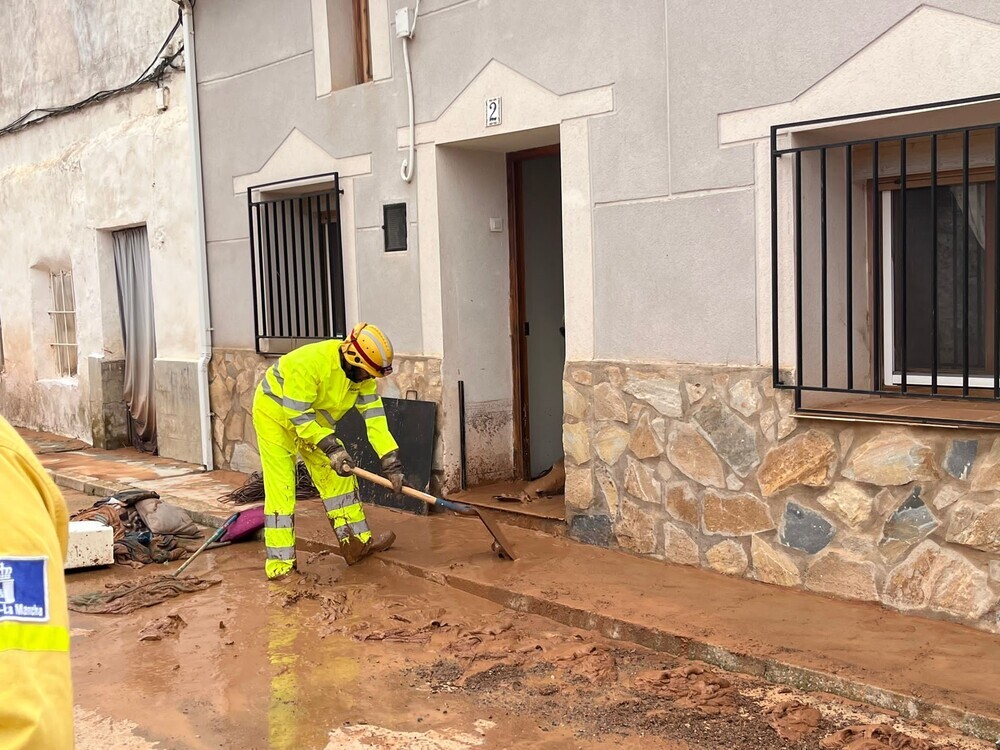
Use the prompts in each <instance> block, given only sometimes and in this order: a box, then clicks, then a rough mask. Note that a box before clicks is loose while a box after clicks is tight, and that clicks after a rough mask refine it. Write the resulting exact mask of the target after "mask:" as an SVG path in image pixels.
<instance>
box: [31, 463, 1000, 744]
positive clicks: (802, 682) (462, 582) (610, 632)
mask: <svg viewBox="0 0 1000 750" xmlns="http://www.w3.org/2000/svg"><path fill="white" fill-rule="evenodd" d="M50 473H51V474H52V476H53V479H54V480H55V482H56V484H57V485H59V486H63V487H71V488H73V489H77V490H79V491H82V492H86V493H87V494H92V495H104V494H111V493H113V492H116V491H119V490H121V489H126V488H127V487H128V485H123V484H120V483H116V482H94V481H82V480H80V479H79V478H76V477H72V476H64V475H60V474H58V473H57V472H50ZM168 500H169V501H170V502H173V503H175V504H177V505H179V506H181V507H184V508H185V509H186V510H188V512H189V513H190V514H191V516H192V518H193V519H194V520H195V522H196V523H199V524H202V525H205V526H209V527H213V528H218V526H219V525H220V524H221V523H222V521H223V520H225V518H226V513H225V511H221V510H210V511H205V510H196V509H188V507H187V506H188V505H190V503H186V502H185V498H179V497H171V498H169V499H168ZM428 522H429V523H433V522H434V518H433V516H432V517H431V518H430V519H428ZM298 547H299V549H301V550H302V551H304V552H322V551H328V550H330V549H331V548H332V544H331V542H330V540H329V539H328V538H326V535H325V534H315V533H310V531H309V530H305V533H300V534H299V538H298ZM379 561H380V563H381V564H384V565H390V566H393V567H395V568H397V569H399V570H402V571H404V572H406V573H409V574H410V575H414V576H417V577H419V578H423V579H425V580H427V581H431V582H433V583H437V584H440V585H444V586H451V587H453V588H455V589H458V590H460V591H464V592H466V593H470V594H473V595H475V596H479V597H482V598H484V599H487V600H489V601H492V602H494V603H496V604H499V605H501V606H503V607H506V608H507V609H510V610H513V611H515V612H525V613H528V614H536V615H541V616H542V617H547V618H549V619H551V620H554V621H556V622H559V623H562V624H563V625H567V626H570V627H575V628H580V629H583V630H590V631H593V632H597V633H600V634H601V635H603V636H604V637H606V638H610V639H612V640H618V641H626V642H631V643H636V644H639V645H641V646H644V647H646V648H650V649H653V650H654V651H662V652H664V653H668V654H672V655H674V656H679V657H682V658H687V659H692V660H695V661H701V662H705V663H707V664H711V665H713V666H717V667H719V668H721V669H724V670H726V671H730V672H738V673H743V674H748V675H752V676H756V677H760V678H762V679H765V680H767V681H769V682H772V683H775V684H782V685H790V686H792V687H796V688H799V689H801V690H807V691H820V692H827V693H831V694H834V695H840V696H842V697H844V698H847V699H849V700H856V701H863V702H866V703H870V704H872V705H874V706H878V707H880V708H884V709H888V710H890V711H895V712H897V713H899V714H900V715H902V716H905V717H907V718H910V719H919V720H921V721H926V722H928V723H931V724H938V725H943V726H949V727H952V728H954V729H957V730H958V731H961V732H964V733H965V734H968V735H971V736H973V737H977V738H979V739H983V740H988V741H993V740H996V739H997V738H998V737H1000V714H998V715H995V716H987V715H983V714H978V713H975V712H971V711H966V710H964V709H961V708H958V707H956V706H951V705H947V704H944V703H934V702H932V701H927V700H923V699H921V698H918V697H916V696H914V695H907V694H905V693H900V692H898V691H893V690H889V689H886V688H882V687H879V686H877V685H871V684H868V683H866V682H864V681H862V680H860V679H852V678H850V677H842V676H838V675H835V674H828V673H825V672H820V671H818V670H814V669H810V668H808V667H803V666H799V665H796V664H791V663H789V662H784V661H780V660H778V659H774V658H765V657H760V656H755V655H753V654H746V653H739V652H736V651H732V650H730V649H726V648H723V647H720V646H717V645H714V644H712V643H709V642H707V641H704V640H700V639H696V638H691V637H688V636H682V635H677V634H675V633H671V632H670V631H668V630H666V629H665V628H658V627H650V626H647V625H642V624H638V623H634V622H630V621H628V620H626V619H624V618H616V617H609V616H605V615H600V614H597V613H596V612H592V611H589V610H585V609H581V608H579V607H574V606H572V605H569V604H566V603H563V602H560V601H558V600H555V599H550V598H542V597H538V596H534V595H531V594H526V593H523V592H519V591H515V590H513V589H505V588H502V587H500V586H495V585H491V584H486V583H482V582H478V581H475V580H473V579H471V578H466V577H463V576H461V575H456V574H454V573H451V572H444V571H440V570H436V569H434V568H433V567H431V566H420V565H416V564H414V563H409V562H406V561H404V560H401V559H397V558H393V557H391V556H389V555H382V556H380V557H379ZM985 635H986V634H985V633H984V636H985Z"/></svg>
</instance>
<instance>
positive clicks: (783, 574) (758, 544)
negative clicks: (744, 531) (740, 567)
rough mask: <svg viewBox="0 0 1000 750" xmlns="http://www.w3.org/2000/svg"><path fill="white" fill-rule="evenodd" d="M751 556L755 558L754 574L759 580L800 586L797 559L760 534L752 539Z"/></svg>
mask: <svg viewBox="0 0 1000 750" xmlns="http://www.w3.org/2000/svg"><path fill="white" fill-rule="evenodd" d="M750 556H751V558H752V559H753V576H754V578H756V579H757V580H758V581H763V582H764V583H773V584H776V585H778V586H798V585H799V584H801V583H802V576H801V575H799V569H798V568H797V567H796V565H795V561H794V560H792V558H791V557H790V556H789V555H787V554H786V553H784V552H782V551H781V550H779V549H777V548H775V547H772V546H771V545H770V544H768V543H767V542H765V541H764V540H763V539H761V538H760V537H759V536H755V537H753V538H752V539H751V540H750Z"/></svg>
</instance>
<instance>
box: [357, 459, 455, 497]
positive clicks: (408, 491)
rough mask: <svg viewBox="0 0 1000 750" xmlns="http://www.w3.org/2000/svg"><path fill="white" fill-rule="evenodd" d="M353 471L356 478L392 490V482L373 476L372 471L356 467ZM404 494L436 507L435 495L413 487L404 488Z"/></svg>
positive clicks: (376, 475)
mask: <svg viewBox="0 0 1000 750" xmlns="http://www.w3.org/2000/svg"><path fill="white" fill-rule="evenodd" d="M351 471H353V472H354V476H356V477H360V478H361V479H365V480H367V481H369V482H371V483H373V484H377V485H379V486H380V487H385V488H386V489H387V490H391V489H392V482H390V481H389V480H388V479H386V478H385V477H382V476H379V475H378V474H372V473H371V472H370V471H365V470H364V469H362V468H359V467H357V466H356V467H354V468H353V469H352V470H351ZM403 494H404V495H406V496H407V497H412V498H414V499H415V500H423V501H424V502H425V503H427V504H428V505H434V504H436V503H437V501H438V499H437V498H436V497H434V495H428V494H427V493H426V492H421V491H420V490H415V489H413V488H412V487H406V486H404V487H403Z"/></svg>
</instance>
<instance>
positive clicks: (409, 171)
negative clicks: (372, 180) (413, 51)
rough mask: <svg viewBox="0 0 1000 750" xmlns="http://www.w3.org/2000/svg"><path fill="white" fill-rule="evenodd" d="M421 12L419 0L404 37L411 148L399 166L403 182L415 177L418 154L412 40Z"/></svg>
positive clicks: (404, 65) (404, 64) (404, 63)
mask: <svg viewBox="0 0 1000 750" xmlns="http://www.w3.org/2000/svg"><path fill="white" fill-rule="evenodd" d="M419 14H420V0H417V4H416V6H415V7H414V8H413V23H412V24H411V25H410V33H409V34H407V35H406V36H404V37H403V67H404V68H406V97H407V100H408V104H409V111H410V148H409V151H408V156H407V157H406V158H405V159H403V163H402V165H401V166H400V168H399V176H400V177H402V178H403V182H409V181H410V180H412V179H413V167H414V158H415V156H416V154H415V152H414V141H415V140H416V135H415V126H414V116H413V73H412V72H411V71H410V40H411V39H412V38H413V32H414V31H416V30H417V17H418V16H419Z"/></svg>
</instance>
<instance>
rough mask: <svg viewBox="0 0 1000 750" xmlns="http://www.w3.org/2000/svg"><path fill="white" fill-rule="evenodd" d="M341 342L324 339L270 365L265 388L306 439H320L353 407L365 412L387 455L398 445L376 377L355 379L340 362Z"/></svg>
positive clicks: (371, 436)
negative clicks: (380, 395) (348, 374)
mask: <svg viewBox="0 0 1000 750" xmlns="http://www.w3.org/2000/svg"><path fill="white" fill-rule="evenodd" d="M341 344H343V342H342V341H337V340H331V341H319V342H317V343H315V344H306V345H305V346H302V347H299V348H298V349H296V350H295V351H292V352H289V353H288V354H285V355H284V356H282V357H281V358H279V359H278V361H277V362H275V363H274V364H273V365H272V366H271V367H269V368H267V371H266V372H265V373H264V378H263V379H262V380H261V383H260V388H261V390H263V391H264V395H266V396H268V397H269V398H270V400H271V401H272V402H273V403H274V404H275V406H280V407H281V408H280V414H281V416H282V417H283V418H284V419H285V420H287V422H288V423H289V425H291V427H292V428H294V430H295V432H296V434H297V435H298V436H299V438H300V439H301V440H304V441H305V442H307V443H312V444H313V445H315V444H317V443H318V442H319V441H320V440H322V439H323V438H325V437H327V436H328V435H332V434H333V433H334V425H336V423H337V422H339V421H340V420H341V419H342V418H343V416H344V415H345V414H347V412H348V411H349V410H351V409H352V408H356V409H357V410H358V411H359V412H360V413H361V416H362V417H364V420H365V427H366V428H367V430H368V441H369V442H370V443H371V444H372V448H374V449H375V452H376V453H377V454H378V457H379V458H382V457H383V456H385V455H386V454H387V453H392V451H394V450H398V449H399V446H398V445H396V441H395V439H393V437H392V434H391V433H390V432H389V423H388V422H387V421H386V419H385V406H384V405H383V404H382V399H381V398H380V397H379V395H378V392H377V388H376V385H375V381H374V380H365V381H364V382H362V383H355V382H354V381H352V380H351V379H350V378H348V377H347V374H346V373H345V372H344V368H343V367H342V366H341V364H340V347H341ZM275 411H277V410H275Z"/></svg>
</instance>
